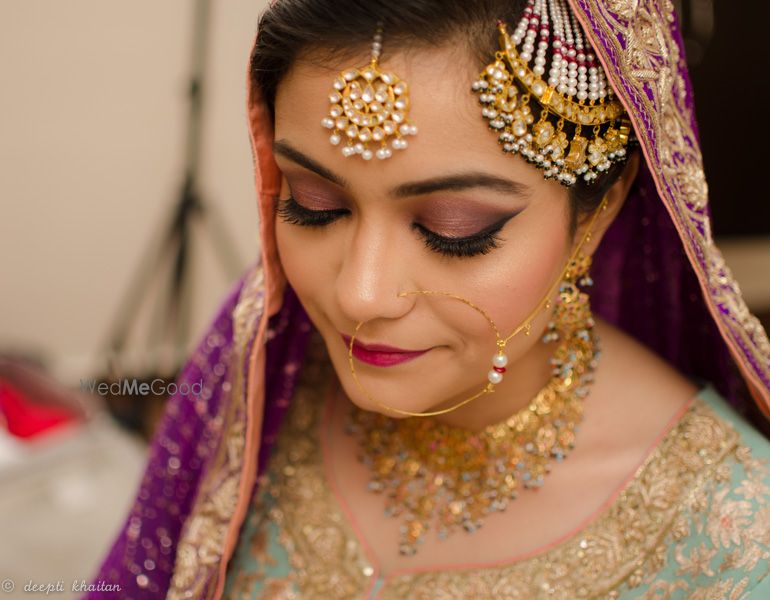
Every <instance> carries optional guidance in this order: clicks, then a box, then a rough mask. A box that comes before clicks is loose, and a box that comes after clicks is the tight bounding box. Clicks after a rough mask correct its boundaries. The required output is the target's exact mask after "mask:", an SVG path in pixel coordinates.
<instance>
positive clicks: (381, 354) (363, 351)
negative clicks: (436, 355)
mask: <svg viewBox="0 0 770 600" xmlns="http://www.w3.org/2000/svg"><path fill="white" fill-rule="evenodd" d="M341 335H342V341H343V342H345V348H350V336H348V335H345V334H344V333H343V334H341ZM426 352H428V350H416V351H415V350H404V349H403V348H394V347H393V346H386V345H384V344H360V343H359V342H358V341H355V342H354V343H353V356H355V357H356V358H357V359H358V360H360V361H361V362H364V363H367V364H369V365H373V366H375V367H389V366H391V365H397V364H400V363H403V362H406V361H409V360H413V359H415V358H417V357H418V356H421V355H423V354H425V353H426Z"/></svg>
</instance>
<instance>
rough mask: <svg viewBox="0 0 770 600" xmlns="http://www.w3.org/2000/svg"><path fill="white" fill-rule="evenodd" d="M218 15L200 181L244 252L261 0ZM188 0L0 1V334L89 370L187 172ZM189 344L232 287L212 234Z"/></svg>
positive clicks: (248, 244) (75, 376) (252, 214)
mask: <svg viewBox="0 0 770 600" xmlns="http://www.w3.org/2000/svg"><path fill="white" fill-rule="evenodd" d="M215 4H216V6H214V7H213V9H212V11H211V16H210V38H209V57H208V63H209V69H208V72H207V77H208V78H207V80H206V82H205V88H204V103H205V104H204V111H205V115H204V129H203V139H202V144H203V149H202V162H201V172H200V188H201V192H202V194H203V196H204V199H206V200H207V201H208V202H209V204H211V205H215V207H216V208H217V209H218V211H219V212H220V213H221V214H222V218H223V220H224V222H225V225H226V227H227V231H228V232H229V235H230V236H231V239H232V240H233V242H234V243H235V245H236V246H237V248H238V250H239V254H240V257H241V261H242V265H243V266H244V267H245V265H246V261H247V259H248V261H251V260H253V258H254V257H255V256H256V247H257V246H256V242H257V238H256V236H257V231H258V229H257V220H256V218H257V217H256V214H257V213H256V203H255V197H254V189H253V180H252V167H251V153H250V149H249V142H248V137H247V126H246V118H245V95H246V87H245V77H246V66H247V60H248V54H249V50H250V45H251V42H252V39H253V34H254V31H255V29H256V22H257V17H258V15H259V13H260V12H261V10H262V9H263V7H264V5H265V4H266V3H265V2H264V1H262V0H222V1H219V2H216V3H215ZM193 8H194V2H192V0H164V1H163V2H155V1H150V0H136V1H134V2H109V1H107V2H105V1H103V0H67V2H52V1H51V0H3V2H2V3H0V73H2V83H0V90H1V91H0V172H1V173H2V175H1V176H0V203H1V206H2V212H1V213H0V287H1V288H2V293H0V343H1V344H2V346H3V347H4V348H8V347H11V346H18V347H20V348H23V349H25V350H29V349H34V348H39V349H40V351H41V352H43V353H44V354H45V356H46V357H48V358H50V359H51V363H50V366H51V367H52V368H53V369H54V370H55V372H56V373H57V374H58V375H59V376H60V377H61V378H62V379H64V380H65V381H68V382H77V381H78V380H79V379H80V378H81V377H84V376H87V375H88V374H89V372H90V365H91V361H92V359H93V358H94V353H95V352H96V351H97V349H98V347H99V345H100V343H102V342H103V341H104V338H105V336H106V335H107V332H108V328H109V326H110V325H111V323H112V320H113V319H114V317H115V313H116V310H117V308H118V305H119V301H120V299H121V297H122V295H123V294H124V293H125V292H126V290H127V287H128V285H129V281H128V279H129V277H130V275H132V273H133V272H134V270H135V269H136V267H137V264H138V262H139V260H140V257H141V256H142V254H143V252H144V251H145V250H146V249H147V247H148V245H149V244H150V243H151V241H152V240H153V239H155V237H157V236H158V235H159V234H160V233H161V232H162V230H163V228H164V226H165V223H166V219H167V217H168V215H169V212H170V211H171V208H172V206H173V205H174V204H175V202H176V200H177V197H178V194H179V187H180V185H181V183H182V175H183V173H182V166H183V159H184V142H185V125H186V118H187V112H186V111H187V91H188V84H189V75H190V66H191V65H190V63H191V43H192V27H193ZM196 243H198V246H197V248H196V249H197V250H198V252H197V253H196V254H195V256H194V257H193V260H194V261H195V268H194V285H195V288H194V302H193V314H192V335H191V340H190V343H193V342H194V341H195V340H196V339H197V337H198V336H199V335H200V334H201V333H202V331H203V329H204V327H205V326H206V323H207V321H208V320H209V319H210V318H211V316H212V314H213V312H214V310H215V308H216V306H217V305H218V303H219V302H220V301H221V299H222V297H223V295H224V294H225V293H226V291H227V289H228V288H229V287H230V285H231V283H232V282H231V281H229V280H228V278H227V277H225V276H224V275H223V273H221V269H220V268H219V266H218V264H217V263H216V261H215V258H214V253H213V250H212V248H211V245H210V243H209V240H208V239H207V238H206V237H205V236H201V237H200V239H199V241H197V242H196Z"/></svg>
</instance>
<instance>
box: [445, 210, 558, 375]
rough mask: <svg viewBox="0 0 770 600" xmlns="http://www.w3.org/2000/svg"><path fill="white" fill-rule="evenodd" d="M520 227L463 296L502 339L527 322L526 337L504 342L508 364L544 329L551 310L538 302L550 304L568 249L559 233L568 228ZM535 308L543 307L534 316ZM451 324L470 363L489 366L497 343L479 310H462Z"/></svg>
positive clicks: (478, 272) (472, 279)
mask: <svg viewBox="0 0 770 600" xmlns="http://www.w3.org/2000/svg"><path fill="white" fill-rule="evenodd" d="M519 229H520V231H521V232H522V233H520V234H519V233H517V234H516V238H515V239H510V240H508V242H507V243H506V247H505V250H504V252H503V253H501V256H500V259H499V260H495V261H494V262H493V264H492V261H490V263H491V264H490V265H489V267H488V268H486V269H480V270H478V271H477V272H476V273H475V274H474V275H473V276H472V277H469V278H468V279H467V281H466V283H465V284H464V287H465V289H466V290H472V292H470V293H469V294H466V297H467V298H468V299H470V300H472V301H473V303H474V304H475V305H476V306H477V307H478V308H480V309H482V310H483V311H484V312H485V313H486V314H487V315H488V317H489V318H490V319H491V320H492V321H493V322H494V324H495V326H496V327H497V330H498V332H499V335H500V338H502V339H506V338H508V337H509V336H510V335H511V334H512V333H513V332H514V331H515V330H516V329H517V328H519V327H520V326H522V325H523V324H524V323H525V321H527V320H528V319H529V320H530V323H531V334H530V335H526V334H525V332H524V331H521V332H520V333H518V334H516V335H515V336H513V337H512V338H511V339H510V340H509V341H508V342H507V345H506V347H505V353H506V354H507V355H508V357H509V360H511V361H512V362H513V361H515V360H516V359H517V358H518V357H520V356H522V355H523V354H524V353H525V352H526V351H527V350H528V349H529V348H531V347H532V345H533V344H534V343H535V342H536V341H537V340H538V339H539V338H540V335H539V334H540V333H542V332H543V331H544V330H545V328H546V326H547V323H548V320H549V318H550V313H551V311H550V310H547V309H545V307H544V305H541V302H544V301H545V299H546V297H551V299H552V300H553V298H554V297H555V295H556V292H557V290H558V282H557V280H558V278H559V275H560V274H561V271H562V269H563V268H564V265H565V263H566V260H567V253H568V251H569V248H568V244H567V240H566V237H565V236H564V235H563V234H562V233H561V232H562V231H566V224H565V229H564V230H562V229H561V228H559V227H554V226H553V225H551V226H547V227H544V228H540V227H521V228H519ZM527 232H529V233H527ZM543 232H548V235H544V233H543ZM551 290H553V292H552V293H549V292H551ZM538 305H541V309H540V310H538V311H537V313H536V314H533V312H534V311H535V310H536V309H537V307H538ZM471 312H472V313H474V314H473V317H472V318H471V317H470V316H469V313H471ZM460 315H463V316H460ZM454 326H455V327H456V330H457V331H458V332H463V333H462V334H461V336H462V337H463V338H464V345H465V346H467V350H468V352H467V353H466V356H467V357H468V360H472V361H473V362H474V363H477V362H481V363H484V364H486V363H488V361H489V358H490V357H491V356H492V354H494V352H495V350H496V345H495V342H496V339H497V338H496V335H495V331H494V329H493V328H492V326H491V325H490V323H489V321H487V320H486V319H485V318H484V317H483V316H482V315H480V314H479V312H478V311H476V310H473V309H471V308H470V307H466V308H465V312H462V313H461V312H456V316H455V318H454Z"/></svg>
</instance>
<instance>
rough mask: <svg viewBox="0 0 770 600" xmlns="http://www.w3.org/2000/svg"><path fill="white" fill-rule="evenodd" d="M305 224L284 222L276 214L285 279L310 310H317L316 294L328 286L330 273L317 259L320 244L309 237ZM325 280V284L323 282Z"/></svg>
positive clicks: (311, 312) (276, 234) (277, 244)
mask: <svg viewBox="0 0 770 600" xmlns="http://www.w3.org/2000/svg"><path fill="white" fill-rule="evenodd" d="M307 233H309V232H306V231H305V230H304V229H303V228H302V227H298V226H296V225H292V224H289V223H283V222H282V221H281V217H276V224H275V241H276V246H277V248H278V255H279V260H280V262H281V268H282V269H283V272H284V275H285V276H286V280H287V281H288V282H289V285H291V287H292V288H293V289H294V291H295V292H296V293H297V297H298V298H299V300H300V302H301V303H302V304H303V306H304V307H305V309H306V310H307V312H308V314H309V315H310V316H311V317H312V316H313V314H314V313H315V307H314V302H313V299H314V298H316V299H317V298H320V296H321V292H322V291H323V289H324V287H328V281H329V280H328V276H327V275H326V270H325V264H326V261H323V263H321V262H320V261H319V260H318V257H319V256H324V255H323V254H320V255H319V253H318V247H317V244H314V243H312V242H311V241H309V240H308V235H307ZM324 282H326V284H327V285H326V286H324Z"/></svg>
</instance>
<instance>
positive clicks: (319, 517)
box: [255, 361, 770, 600]
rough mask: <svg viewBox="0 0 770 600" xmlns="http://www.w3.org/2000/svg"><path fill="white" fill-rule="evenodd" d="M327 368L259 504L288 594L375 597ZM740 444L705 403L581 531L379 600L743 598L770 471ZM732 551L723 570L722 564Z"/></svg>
mask: <svg viewBox="0 0 770 600" xmlns="http://www.w3.org/2000/svg"><path fill="white" fill-rule="evenodd" d="M318 363H319V361H309V362H308V364H307V366H306V369H305V370H306V371H307V373H305V372H303V377H302V379H301V381H300V383H299V385H298V388H297V391H296V393H295V397H294V399H293V400H292V406H291V408H290V410H289V413H288V414H287V419H286V422H285V423H284V426H283V428H282V430H281V432H280V434H279V437H278V439H277V441H276V446H275V451H274V453H273V455H272V456H271V459H270V465H269V468H268V475H269V483H267V485H266V486H265V487H264V488H262V491H261V493H260V494H258V499H255V502H258V503H259V504H257V505H256V506H255V509H256V510H261V509H262V508H261V507H262V506H263V505H262V504H261V502H262V500H259V498H264V497H265V496H263V495H269V496H270V497H271V500H272V502H273V503H274V505H273V508H272V509H271V510H270V511H269V513H268V515H267V516H268V518H269V519H270V520H272V521H273V522H274V523H276V524H277V526H278V529H279V531H280V533H279V539H278V541H279V542H280V544H281V545H282V546H283V547H284V548H285V549H286V551H287V552H288V555H289V563H290V565H289V566H290V569H291V573H290V575H288V576H287V577H286V578H280V581H281V582H282V585H283V586H284V587H283V588H282V589H283V592H282V593H284V594H285V595H280V596H277V597H281V598H289V597H295V596H294V595H296V597H301V598H303V599H316V598H317V599H323V600H330V599H335V598H340V599H341V598H363V597H365V594H366V590H368V589H369V588H370V586H371V584H372V581H371V576H372V574H373V573H374V568H373V565H371V564H369V563H368V562H367V559H366V557H365V555H364V553H363V551H362V549H361V547H360V544H359V543H358V540H357V538H356V536H355V535H354V533H353V531H352V529H351V527H350V524H349V523H348V522H347V521H346V519H345V517H344V515H343V513H342V512H341V510H340V509H339V506H338V504H337V502H336V499H335V497H334V496H333V494H332V492H331V491H330V489H329V488H328V486H327V483H326V480H325V473H324V469H323V462H322V460H323V459H322V456H321V452H320V449H319V439H318V427H319V422H320V418H321V413H322V409H323V399H322V397H321V396H322V392H323V391H324V390H325V389H326V385H325V381H326V380H325V377H326V376H325V375H323V373H324V371H323V369H321V367H320V366H319V364H318ZM326 368H329V367H328V366H327V367H326ZM311 371H312V373H311ZM740 440H741V438H740V435H739V434H738V432H737V431H736V430H735V429H734V428H733V427H732V426H731V425H730V424H729V422H728V421H726V420H725V419H723V418H721V417H719V416H718V415H717V414H716V413H715V412H714V410H713V409H712V408H711V407H710V406H709V405H708V404H707V403H706V402H705V401H704V400H702V399H701V398H696V400H695V401H694V403H693V404H692V405H691V407H690V408H689V409H688V410H687V412H686V413H685V414H684V415H683V416H682V417H681V419H680V420H679V422H678V423H677V424H676V425H675V426H674V427H673V428H672V429H671V430H670V431H669V432H668V434H667V435H666V436H665V438H664V439H663V440H662V441H661V442H660V444H658V446H657V447H656V448H655V449H654V450H653V451H652V452H651V453H650V455H649V456H648V457H647V459H646V460H645V462H644V464H643V465H642V466H640V467H639V469H638V470H637V472H636V474H635V476H634V478H633V479H632V481H631V482H630V483H628V484H627V485H626V486H625V488H624V489H623V490H622V491H621V493H620V494H619V496H618V497H617V498H616V500H615V501H614V503H613V504H612V505H611V506H610V507H609V508H607V509H606V510H605V511H604V512H603V513H601V514H600V515H599V516H598V517H597V518H596V519H595V520H594V521H593V522H591V523H590V524H589V525H588V526H587V527H586V528H584V529H583V530H582V531H581V532H579V533H578V534H576V535H574V536H572V537H571V538H569V539H568V540H566V541H564V542H562V543H561V544H559V545H557V546H555V547H553V548H550V549H549V550H547V551H545V552H543V553H541V554H538V555H535V556H533V557H531V558H528V559H524V560H520V561H517V562H514V563H512V564H508V565H504V566H499V567H491V568H484V569H474V570H469V571H462V570H446V571H432V572H424V573H418V574H400V575H399V574H394V575H393V576H392V577H390V578H389V579H387V580H385V582H384V584H383V586H382V588H381V589H380V591H379V594H378V596H377V597H378V599H382V600H396V599H402V598H410V600H411V599H414V600H421V599H422V600H428V599H431V600H433V599H435V598H441V599H446V600H450V599H461V598H502V599H511V600H513V599H522V598H527V599H531V598H559V599H567V598H569V599H574V598H619V597H620V596H621V594H622V593H623V591H628V590H631V589H635V588H636V589H639V588H640V586H646V589H645V588H642V589H643V590H644V593H643V595H642V596H641V597H644V598H653V597H654V598H670V597H672V595H673V594H674V593H675V592H676V591H677V590H680V591H682V590H683V591H687V593H694V594H695V596H692V597H696V598H717V597H719V598H721V597H733V596H730V594H733V595H734V597H738V595H740V593H741V592H742V591H743V590H744V589H745V588H746V586H747V585H748V579H747V578H746V577H745V576H744V575H745V572H748V571H750V570H752V569H754V568H756V567H757V565H758V564H760V561H763V560H764V561H767V560H768V559H770V552H769V551H768V550H767V547H766V545H767V541H768V537H770V506H769V505H768V504H767V503H768V499H770V486H768V484H767V482H768V481H769V480H770V469H768V467H767V465H766V464H765V462H764V461H760V460H759V459H756V458H754V457H753V456H752V455H751V451H750V449H748V448H747V447H745V446H742V445H741V444H740ZM733 466H735V468H737V469H741V470H742V469H745V472H746V476H745V478H743V479H742V480H741V481H739V482H738V483H737V484H736V483H734V482H733V479H732V477H730V476H729V475H728V474H729V473H731V472H732V467H733ZM726 475H727V476H726ZM752 499H753V500H759V501H760V502H759V504H760V505H761V508H760V510H759V511H752V508H751V504H750V500H752ZM266 525H267V524H266V523H262V524H261V527H266ZM258 531H259V530H258ZM263 534H264V532H261V533H258V534H257V535H263ZM695 535H701V536H705V537H703V542H702V543H700V544H693V543H692V542H693V539H694V538H693V536H695ZM688 544H689V545H690V546H692V547H688ZM763 544H764V545H763ZM720 553H723V556H722V559H721V560H722V561H723V562H722V564H721V565H719V568H718V569H717V570H716V571H715V569H716V567H714V564H713V562H712V561H713V559H715V557H717V556H718V555H720ZM729 569H737V570H739V571H741V573H739V576H736V577H735V578H733V577H730V576H729V574H728V575H725V576H724V577H722V578H721V580H720V581H719V582H718V583H714V584H713V585H711V587H710V588H703V589H698V590H696V589H695V584H694V582H695V577H696V576H702V575H706V576H715V575H717V574H718V573H722V572H723V571H725V570H729ZM664 571H667V572H669V574H668V576H667V577H668V579H667V577H666V576H665V575H664V574H663V572H664ZM673 573H676V575H677V576H678V577H673V576H672V574H673ZM274 581H275V580H272V579H267V580H266V581H265V582H263V583H268V582H269V583H270V584H271V585H274ZM640 591H642V590H640ZM722 591H725V594H726V595H725V596H720V595H719V594H720V593H722ZM656 594H659V595H656ZM709 594H710V595H709ZM715 594H716V595H715ZM260 597H261V598H265V597H273V596H270V595H267V596H266V595H262V596H260ZM688 597H690V596H688Z"/></svg>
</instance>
